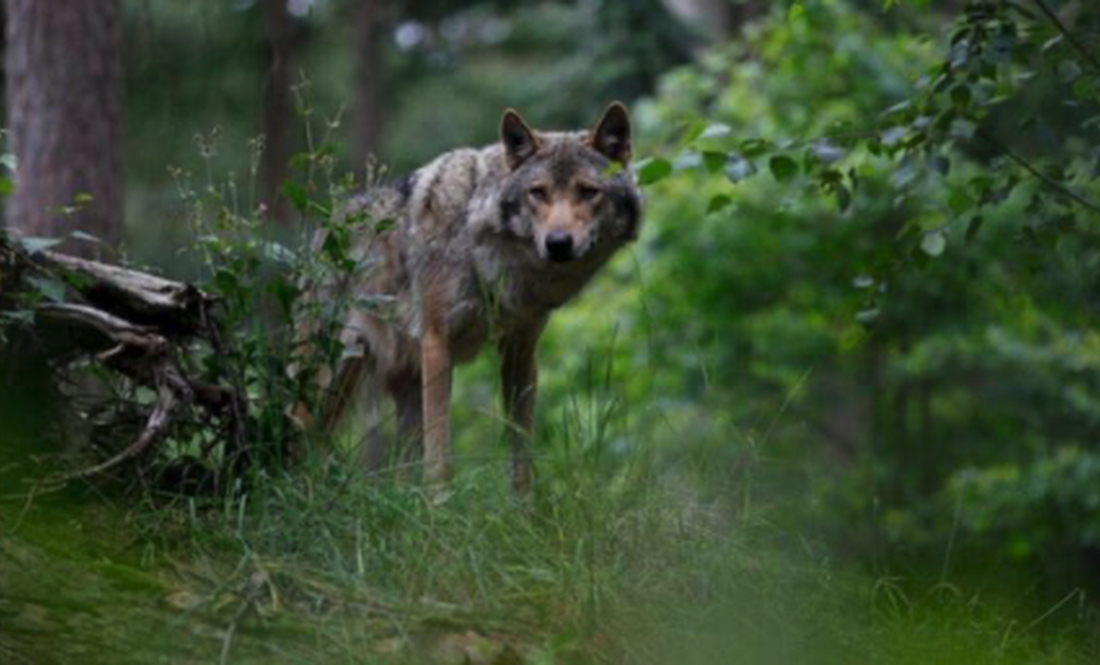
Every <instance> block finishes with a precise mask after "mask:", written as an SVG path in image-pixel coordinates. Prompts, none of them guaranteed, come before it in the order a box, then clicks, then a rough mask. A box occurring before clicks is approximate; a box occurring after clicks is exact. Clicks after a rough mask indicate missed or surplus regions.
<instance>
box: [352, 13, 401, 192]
mask: <svg viewBox="0 0 1100 665" xmlns="http://www.w3.org/2000/svg"><path fill="white" fill-rule="evenodd" d="M392 9H393V7H392V6H391V1H390V0H357V2H356V3H355V10H354V11H355V15H354V17H353V20H354V21H355V31H354V34H355V117H354V121H353V131H354V137H353V141H354V144H353V145H354V149H353V155H352V157H353V158H354V159H355V170H356V173H357V174H359V175H361V176H362V175H368V176H369V175H370V174H365V170H366V164H367V162H368V160H369V159H370V158H371V157H372V156H373V157H375V158H377V157H379V156H380V155H381V152H382V129H383V125H384V122H385V115H384V112H385V104H384V100H383V94H384V91H385V76H386V59H385V56H386V48H385V45H386V34H387V30H388V28H389V24H390V21H391V20H392Z"/></svg>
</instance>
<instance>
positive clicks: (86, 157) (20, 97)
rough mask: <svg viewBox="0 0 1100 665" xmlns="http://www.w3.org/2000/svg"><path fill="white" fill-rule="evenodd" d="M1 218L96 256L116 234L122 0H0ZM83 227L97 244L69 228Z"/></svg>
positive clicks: (119, 211) (120, 199) (73, 250)
mask: <svg viewBox="0 0 1100 665" xmlns="http://www.w3.org/2000/svg"><path fill="white" fill-rule="evenodd" d="M4 6H5V10H6V13H7V16H6V20H7V25H6V39H7V45H6V52H5V58H4V64H5V69H6V74H7V114H8V115H7V125H8V131H9V135H8V149H9V150H10V151H11V152H12V153H14V154H15V158H16V162H17V169H16V178H15V180H16V189H15V193H14V194H13V195H12V196H11V197H9V198H8V200H7V202H6V205H5V218H6V220H7V224H8V225H9V226H11V227H12V228H14V229H17V230H18V231H20V232H21V233H23V234H24V235H28V236H44V237H54V238H65V239H66V240H65V243H64V244H63V245H62V249H63V250H64V251H68V252H71V253H75V254H80V255H83V256H89V257H101V256H103V255H104V254H106V253H107V252H108V251H109V249H110V248H116V247H117V246H118V245H119V242H120V240H121V239H122V220H123V188H124V183H125V173H124V171H123V162H122V131H123V106H124V104H123V17H122V3H121V0H96V1H95V2H89V1H88V0H49V2H42V0H5V3H4ZM73 231H81V232H84V233H87V234H89V235H91V236H94V237H96V238H98V239H99V240H100V241H102V244H100V243H95V242H90V241H87V240H76V239H73V238H71V237H70V234H71V233H72V232H73Z"/></svg>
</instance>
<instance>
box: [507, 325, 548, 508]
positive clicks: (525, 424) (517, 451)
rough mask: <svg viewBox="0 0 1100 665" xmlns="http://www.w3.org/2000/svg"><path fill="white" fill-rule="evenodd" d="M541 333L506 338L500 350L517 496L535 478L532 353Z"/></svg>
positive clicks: (535, 388) (529, 330)
mask: <svg viewBox="0 0 1100 665" xmlns="http://www.w3.org/2000/svg"><path fill="white" fill-rule="evenodd" d="M541 333H542V322H540V323H539V324H538V325H535V326H531V327H530V328H526V329H523V330H520V331H517V332H514V333H512V334H510V335H508V336H507V337H506V338H505V339H504V340H503V341H502V343H501V347H500V352H501V368H500V379H501V381H500V383H501V387H502V388H503V390H504V411H505V414H506V415H507V417H508V442H509V443H510V444H511V448H512V488H513V489H514V490H515V491H516V493H517V494H526V493H527V492H528V491H530V489H531V479H532V476H533V474H534V464H533V460H532V455H531V426H532V422H533V421H534V416H535V395H536V393H537V392H538V363H537V361H536V359H535V349H536V347H537V346H538V341H539V335H540V334H541Z"/></svg>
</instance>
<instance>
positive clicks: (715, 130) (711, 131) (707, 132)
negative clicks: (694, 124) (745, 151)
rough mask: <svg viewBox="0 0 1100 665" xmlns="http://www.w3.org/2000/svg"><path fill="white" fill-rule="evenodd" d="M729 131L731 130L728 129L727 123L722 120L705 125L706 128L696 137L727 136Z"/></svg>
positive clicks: (715, 137) (714, 137) (713, 137)
mask: <svg viewBox="0 0 1100 665" xmlns="http://www.w3.org/2000/svg"><path fill="white" fill-rule="evenodd" d="M731 131H733V130H732V129H730V126H729V125H727V124H725V123H722V122H716V123H714V124H710V125H707V127H706V129H704V130H703V131H702V132H700V133H699V136H698V138H701V139H717V138H721V137H723V136H728V135H729V133H730V132H731Z"/></svg>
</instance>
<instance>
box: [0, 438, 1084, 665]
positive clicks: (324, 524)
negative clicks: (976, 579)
mask: <svg viewBox="0 0 1100 665" xmlns="http://www.w3.org/2000/svg"><path fill="white" fill-rule="evenodd" d="M0 450H4V449H3V448H0ZM4 461H5V460H3V459H0V480H2V481H3V483H2V487H3V492H2V494H3V496H2V497H0V662H4V663H11V664H13V665H19V664H22V663H44V664H49V663H75V662H79V663H155V662H171V663H210V662H224V663H251V662H257V663H259V662H263V663H278V662H286V663H309V662H354V663H358V662H414V663H420V662H424V663H440V664H448V665H449V664H451V663H455V664H458V663H474V664H476V663H495V664H505V663H555V662H567V663H588V662H597V663H598V662H630V663H671V662H677V663H930V662H936V663H948V664H950V663H965V664H966V665H978V664H980V663H1052V664H1053V663H1085V662H1088V660H1087V658H1086V656H1085V655H1084V652H1083V651H1082V649H1081V647H1080V642H1079V640H1075V639H1074V638H1073V637H1072V636H1069V635H1068V634H1064V633H1058V634H1047V633H1043V632H1042V630H1043V628H1042V627H1041V626H1040V627H1039V628H1035V627H1030V626H1026V625H1024V624H1023V623H1022V622H1021V621H1018V620H1015V619H1014V618H1013V617H1009V616H1007V615H1005V614H1002V613H999V612H998V611H997V609H996V608H994V607H991V606H989V605H987V604H985V603H983V602H979V601H978V600H977V599H976V597H975V596H965V595H964V594H962V593H961V592H960V591H959V590H958V589H955V588H954V587H952V588H951V593H937V592H934V591H932V592H926V593H920V594H916V593H913V592H912V591H909V592H907V591H905V590H904V589H903V586H904V585H903V584H901V583H896V581H894V580H885V579H869V578H865V577H861V576H859V575H849V574H842V573H840V572H838V571H836V570H833V568H832V566H831V564H830V563H829V561H830V557H829V556H828V553H826V552H821V551H815V550H814V549H813V548H811V547H810V546H809V545H805V544H804V546H803V547H802V548H801V550H802V551H800V552H797V553H793V552H784V551H782V549H781V548H779V547H778V546H777V545H776V544H775V541H776V539H775V538H770V537H768V534H767V530H768V527H766V526H761V525H759V524H757V525H748V524H746V523H744V522H743V521H738V520H737V519H736V518H734V517H732V516H731V515H730V514H728V513H725V512H723V511H721V510H719V509H716V508H715V506H714V504H712V503H708V502H704V501H701V500H700V497H699V496H685V495H687V494H688V493H687V492H686V491H683V489H682V488H680V490H679V491H678V492H673V491H671V490H670V488H669V487H663V488H662V483H660V482H655V481H654V479H653V478H652V477H649V478H643V477H632V476H631V475H630V474H626V475H623V476H620V477H619V478H618V479H617V480H616V482H614V483H610V484H608V483H596V482H593V480H594V476H593V477H585V476H583V474H582V475H580V476H578V475H574V476H565V475H562V472H560V471H555V470H554V469H549V470H547V473H546V474H545V476H544V477H545V478H546V483H547V493H546V496H545V497H544V499H543V500H536V501H535V502H533V503H526V504H525V503H522V502H517V501H515V500H514V499H512V498H511V497H510V495H509V494H508V491H507V488H506V487H505V486H504V483H503V482H498V481H497V480H496V476H497V475H500V474H497V471H498V469H486V470H485V471H484V472H481V471H472V472H470V473H468V474H466V475H465V476H464V477H463V478H461V479H460V481H459V482H458V483H457V484H456V486H455V489H454V491H453V493H452V494H451V495H450V497H449V498H447V500H446V501H444V502H442V503H440V502H439V501H437V500H436V499H433V498H430V497H428V496H427V495H426V494H424V493H422V492H421V491H420V490H419V489H418V488H417V487H415V486H413V485H409V484H407V483H392V482H367V481H366V480H365V479H364V478H363V476H362V474H359V473H349V472H347V470H346V469H341V468H333V467H332V466H331V465H320V466H318V467H317V468H311V469H307V470H304V471H303V472H302V473H300V474H296V475H295V476H293V477H279V478H268V479H266V480H261V481H260V482H258V483H257V488H256V490H255V491H254V492H253V493H252V494H251V495H250V498H249V499H248V500H236V501H228V502H226V501H224V500H222V501H213V500H209V501H206V502H202V501H197V500H187V499H184V500H174V501H167V502H165V501H162V502H160V503H159V504H158V505H153V504H152V503H151V502H150V501H149V500H147V499H145V498H141V497H140V496H139V497H137V498H135V495H134V494H133V493H132V492H131V493H123V492H117V491H116V492H115V493H112V492H109V491H105V490H103V488H99V489H97V488H96V487H94V486H91V485H81V486H79V487H78V486H70V487H68V488H65V489H62V490H59V491H54V492H49V493H44V494H38V495H34V494H32V493H31V492H30V490H31V489H32V488H33V487H34V485H33V484H30V483H28V482H27V481H26V480H25V478H26V477H27V474H28V471H27V469H26V467H25V466H21V467H16V466H13V465H12V464H10V463H9V464H8V465H7V466H5V465H4V464H3V462H4ZM7 461H8V462H11V460H10V459H9V460H7Z"/></svg>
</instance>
